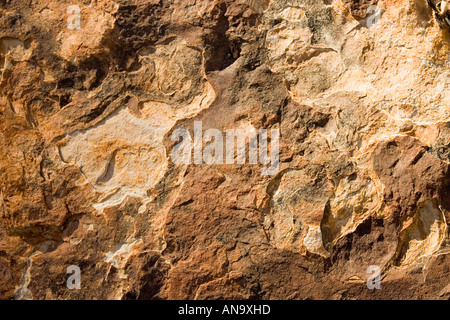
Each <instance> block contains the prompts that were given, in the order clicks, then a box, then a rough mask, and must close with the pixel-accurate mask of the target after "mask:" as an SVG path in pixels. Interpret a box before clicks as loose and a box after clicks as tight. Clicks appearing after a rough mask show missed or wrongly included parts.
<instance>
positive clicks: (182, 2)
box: [0, 0, 450, 299]
mask: <svg viewBox="0 0 450 320" xmlns="http://www.w3.org/2000/svg"><path fill="white" fill-rule="evenodd" d="M73 5H76V6H78V7H79V8H80V12H79V17H80V26H79V28H69V25H73V23H74V20H73V19H74V17H73V12H72V11H70V10H68V8H69V6H73ZM374 5H376V6H377V7H376V8H378V9H377V10H374V9H373V8H374V7H371V6H374ZM75 22H76V20H75ZM449 47H450V33H449V31H448V30H446V29H445V28H440V27H439V25H438V23H437V22H436V19H435V18H434V15H433V12H432V10H431V9H430V7H429V6H428V4H427V1H426V0H396V1H393V0H378V1H369V0H367V1H362V0H335V1H331V0H91V1H87V0H70V1H68V0H58V1H41V0H32V1H21V0H0V298H1V299H449V298H450V238H449V225H448V221H450V77H449V75H450V71H449V70H450V69H449V68H450V54H449V52H450V51H449ZM196 121H202V124H203V129H204V130H205V129H209V128H215V129H218V130H220V131H222V132H224V131H225V130H227V129H231V128H243V130H255V129H256V130H260V129H279V130H280V142H279V143H280V145H279V151H280V170H279V172H278V174H276V175H274V176H262V175H261V174H260V167H259V165H254V164H252V165H250V164H243V165H238V164H235V165H227V164H217V165H206V164H192V165H177V164H175V163H174V162H173V159H172V158H171V153H172V149H173V148H174V146H175V144H176V142H174V141H172V139H171V135H172V133H173V132H174V131H175V130H176V129H179V128H186V129H188V130H190V131H191V132H193V128H194V122H196ZM71 265H76V266H78V267H79V268H80V270H81V289H79V290H76V289H75V290H73V289H72V290H71V289H69V288H68V287H67V286H66V281H67V278H68V277H69V276H70V274H68V273H66V270H67V267H69V266H71ZM374 265H375V266H378V267H379V268H380V270H381V289H379V290H370V289H369V288H368V287H367V286H366V280H367V279H368V277H369V276H370V274H368V273H367V270H368V268H369V266H374Z"/></svg>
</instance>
